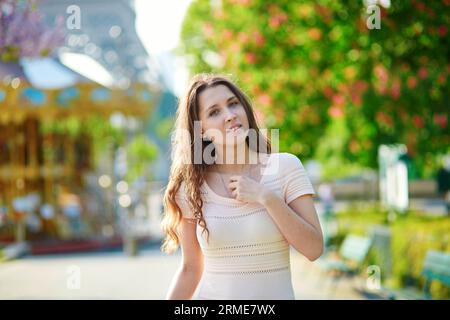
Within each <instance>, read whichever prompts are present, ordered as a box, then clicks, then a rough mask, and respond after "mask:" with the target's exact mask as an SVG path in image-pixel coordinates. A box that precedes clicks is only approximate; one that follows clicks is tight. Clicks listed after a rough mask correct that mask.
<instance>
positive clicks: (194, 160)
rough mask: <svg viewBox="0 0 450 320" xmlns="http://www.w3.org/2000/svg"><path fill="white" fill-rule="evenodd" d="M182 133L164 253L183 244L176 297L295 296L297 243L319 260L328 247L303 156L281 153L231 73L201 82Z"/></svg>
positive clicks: (179, 127) (182, 116) (189, 97)
mask: <svg viewBox="0 0 450 320" xmlns="http://www.w3.org/2000/svg"><path fill="white" fill-rule="evenodd" d="M175 129H176V130H175V135H174V139H173V141H172V143H173V149H172V152H173V153H172V161H173V162H172V167H171V171H170V178H169V183H168V186H167V189H166V192H165V195H164V205H165V213H164V218H163V221H162V228H163V230H164V232H165V233H166V235H167V237H166V239H165V242H164V243H163V245H162V250H163V251H165V252H168V253H170V252H173V251H175V250H176V249H177V247H178V246H181V251H182V263H181V266H180V268H179V269H178V271H177V273H176V274H175V276H174V279H173V281H172V283H171V286H170V288H169V290H168V293H167V297H166V298H167V299H227V300H228V299H294V298H295V297H294V291H293V287H292V282H291V273H290V256H289V246H290V245H291V246H292V247H294V248H295V249H296V250H297V251H299V252H300V253H301V254H303V255H304V256H306V257H307V258H308V259H309V260H311V261H313V260H315V259H317V258H318V257H319V256H320V255H321V254H322V248H323V240H322V231H321V228H320V224H319V220H318V217H317V214H316V211H315V208H314V204H313V200H312V197H313V196H315V192H314V190H313V187H312V185H311V182H310V181H309V178H308V175H307V173H306V171H305V170H304V167H303V165H302V163H301V161H300V160H299V159H298V158H297V157H296V156H294V155H292V154H289V153H271V147H270V142H269V141H268V139H266V138H265V137H264V136H263V135H262V134H261V132H260V130H259V128H258V126H257V124H256V120H255V115H254V111H253V109H252V106H251V105H250V102H249V99H248V98H247V97H246V95H245V94H244V93H243V92H242V91H241V90H240V89H239V88H238V87H237V86H236V85H235V84H234V83H233V82H232V81H231V80H230V79H229V78H227V77H226V76H220V75H210V74H199V75H197V76H195V77H194V78H193V79H192V81H191V83H190V85H189V88H188V91H187V93H186V95H185V97H183V99H182V100H181V102H180V104H179V108H178V112H177V119H176V123H175ZM250 132H251V133H255V134H253V135H251V134H249V133H250ZM209 155H210V156H209Z"/></svg>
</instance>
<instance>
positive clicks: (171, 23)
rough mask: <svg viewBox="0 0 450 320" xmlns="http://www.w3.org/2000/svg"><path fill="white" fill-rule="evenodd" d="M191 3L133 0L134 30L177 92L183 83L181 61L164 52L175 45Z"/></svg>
mask: <svg viewBox="0 0 450 320" xmlns="http://www.w3.org/2000/svg"><path fill="white" fill-rule="evenodd" d="M190 3H191V0H164V1H161V0H136V1H135V6H136V29H137V33H138V35H139V37H140V38H141V41H142V43H143V44H144V46H145V48H146V49H147V51H148V52H149V54H151V55H153V56H155V57H156V58H159V59H161V62H162V63H163V64H164V66H163V67H164V69H165V70H166V72H168V73H169V75H168V76H169V77H170V78H171V80H172V81H173V83H174V84H173V86H174V90H175V93H177V94H179V93H180V92H181V90H183V88H184V86H185V83H186V77H187V72H186V70H185V67H184V61H182V60H180V59H175V60H173V61H167V57H164V53H167V52H168V51H170V50H172V49H174V48H175V47H176V46H177V45H178V42H179V34H180V30H181V23H182V21H183V17H184V15H185V13H186V10H187V8H188V6H189V4H190ZM169 60H170V59H169ZM171 70H172V71H171Z"/></svg>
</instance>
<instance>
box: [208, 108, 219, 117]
mask: <svg viewBox="0 0 450 320" xmlns="http://www.w3.org/2000/svg"><path fill="white" fill-rule="evenodd" d="M217 113H219V111H217V110H214V111H211V112H210V114H209V116H210V117H211V116H215V115H216V114H217Z"/></svg>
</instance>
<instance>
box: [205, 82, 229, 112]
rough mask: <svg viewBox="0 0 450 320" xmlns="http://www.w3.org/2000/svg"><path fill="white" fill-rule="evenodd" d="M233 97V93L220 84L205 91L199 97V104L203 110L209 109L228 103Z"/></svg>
mask: <svg viewBox="0 0 450 320" xmlns="http://www.w3.org/2000/svg"><path fill="white" fill-rule="evenodd" d="M233 96H234V94H233V92H231V90H230V89H229V88H228V87H227V86H225V85H223V84H220V85H217V86H214V87H210V88H207V89H205V90H203V91H202V92H201V93H200V95H199V103H200V106H201V107H202V108H208V107H210V106H212V105H214V104H218V103H222V102H226V100H227V99H228V98H230V97H233Z"/></svg>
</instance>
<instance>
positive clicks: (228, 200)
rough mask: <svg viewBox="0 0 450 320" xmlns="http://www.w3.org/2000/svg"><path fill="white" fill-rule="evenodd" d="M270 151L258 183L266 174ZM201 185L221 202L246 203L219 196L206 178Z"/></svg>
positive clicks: (261, 181) (262, 180)
mask: <svg viewBox="0 0 450 320" xmlns="http://www.w3.org/2000/svg"><path fill="white" fill-rule="evenodd" d="M272 155H273V154H272V153H270V154H268V158H267V163H266V164H265V167H264V169H263V173H262V174H261V178H260V179H259V181H258V183H263V182H264V180H265V178H266V176H267V174H266V173H267V170H268V168H269V166H270V160H271V159H272ZM203 186H204V187H205V189H206V190H207V191H208V193H209V195H210V196H211V197H212V198H215V199H217V200H220V201H221V202H225V203H232V204H241V205H246V204H247V202H243V201H240V200H237V199H235V198H229V197H224V196H221V195H220V194H218V193H216V192H215V191H214V190H213V189H212V188H211V187H210V186H209V185H208V182H207V181H206V179H204V181H203Z"/></svg>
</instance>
